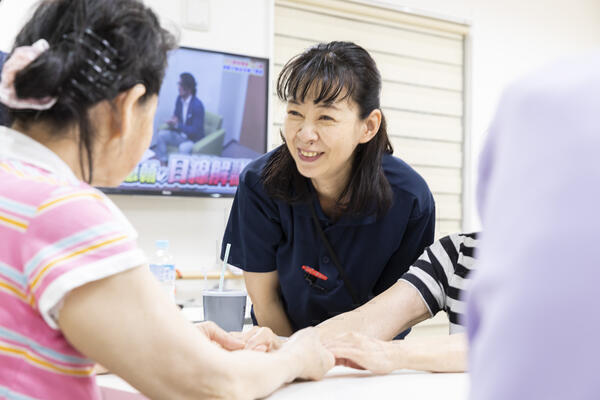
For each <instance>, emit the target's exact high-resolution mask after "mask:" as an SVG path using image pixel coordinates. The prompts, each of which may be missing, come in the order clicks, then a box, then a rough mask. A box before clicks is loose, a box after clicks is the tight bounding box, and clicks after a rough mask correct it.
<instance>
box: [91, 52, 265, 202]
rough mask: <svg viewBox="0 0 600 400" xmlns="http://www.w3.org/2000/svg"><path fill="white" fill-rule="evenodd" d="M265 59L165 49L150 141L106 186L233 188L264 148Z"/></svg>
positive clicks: (140, 190)
mask: <svg viewBox="0 0 600 400" xmlns="http://www.w3.org/2000/svg"><path fill="white" fill-rule="evenodd" d="M268 66H269V62H268V59H265V58H256V57H249V56H243V55H237V54H229V53H221V52H215V51H208V50H200V49H191V48H184V47H181V48H179V49H177V50H175V51H173V52H172V53H171V54H170V55H169V65H168V67H167V71H166V75H165V79H164V82H163V85H162V87H161V90H160V93H159V97H158V108H157V111H156V117H155V119H154V133H153V137H152V142H151V145H150V148H149V149H148V150H147V151H146V153H145V154H144V157H143V158H142V160H141V161H140V163H139V164H138V165H137V166H136V167H135V169H134V170H133V171H132V172H131V174H130V175H129V176H128V177H127V179H126V180H125V182H123V183H122V184H121V185H120V186H119V187H118V188H101V189H102V190H103V191H105V192H108V193H136V194H165V195H199V196H203V195H212V196H221V195H225V196H227V195H233V194H235V191H236V189H237V185H238V182H239V176H240V173H241V172H242V170H243V169H244V167H245V166H246V165H247V164H248V163H249V162H250V161H252V160H253V159H255V158H256V157H258V156H259V155H261V154H264V153H265V152H266V150H267V111H268V110H267V101H268V97H267V96H268V93H267V92H268V79H269V74H268Z"/></svg>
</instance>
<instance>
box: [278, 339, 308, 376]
mask: <svg viewBox="0 0 600 400" xmlns="http://www.w3.org/2000/svg"><path fill="white" fill-rule="evenodd" d="M274 355H277V356H278V358H279V361H280V365H281V368H283V369H284V370H285V371H286V382H292V381H293V380H295V379H296V378H299V377H301V376H302V374H303V371H304V367H305V366H304V361H303V359H302V354H301V353H300V352H298V351H296V349H295V348H294V347H291V346H286V345H285V343H284V345H283V346H282V347H281V349H280V350H278V351H277V352H276V353H275V354H274Z"/></svg>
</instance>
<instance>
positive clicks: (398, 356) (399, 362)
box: [386, 340, 412, 370]
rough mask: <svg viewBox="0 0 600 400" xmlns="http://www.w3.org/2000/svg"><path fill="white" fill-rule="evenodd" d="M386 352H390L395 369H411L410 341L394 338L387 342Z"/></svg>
mask: <svg viewBox="0 0 600 400" xmlns="http://www.w3.org/2000/svg"><path fill="white" fill-rule="evenodd" d="M386 347H387V348H386V353H387V354H390V356H391V361H392V366H393V369H394V370H396V369H411V367H410V359H411V358H412V354H411V346H410V343H407V342H406V340H392V341H391V342H386Z"/></svg>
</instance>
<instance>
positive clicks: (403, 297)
mask: <svg viewBox="0 0 600 400" xmlns="http://www.w3.org/2000/svg"><path fill="white" fill-rule="evenodd" d="M429 317H430V314H429V310H428V309H427V306H426V305H425V303H424V302H423V300H422V299H421V296H420V295H419V293H418V291H417V290H416V289H415V288H414V287H413V286H412V285H410V284H408V283H406V282H404V281H398V282H397V283H396V284H394V285H393V286H392V287H391V288H389V289H388V290H386V291H385V292H383V293H381V294H380V295H379V296H377V297H375V298H373V299H372V300H371V301H369V302H368V303H366V304H364V305H362V306H361V307H359V308H357V309H355V310H353V311H349V312H346V313H343V314H340V315H338V316H336V317H333V318H331V319H328V320H327V321H324V322H322V323H321V324H320V325H318V326H317V328H319V330H320V334H321V337H323V338H333V337H335V336H337V335H339V334H341V333H345V332H355V333H360V334H363V335H366V336H370V337H374V338H377V339H381V340H391V339H392V338H394V337H395V336H396V335H397V334H398V333H400V332H402V331H404V330H405V329H407V328H410V327H411V326H413V325H415V324H416V323H418V322H420V321H423V320H425V319H427V318H429Z"/></svg>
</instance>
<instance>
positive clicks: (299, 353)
mask: <svg viewBox="0 0 600 400" xmlns="http://www.w3.org/2000/svg"><path fill="white" fill-rule="evenodd" d="M281 350H283V351H289V352H291V353H293V354H294V355H295V356H296V359H297V360H298V364H299V365H301V367H302V370H301V372H300V374H299V375H298V377H299V378H301V379H311V380H318V379H321V378H323V376H325V374H326V373H327V371H329V370H330V369H331V368H333V367H334V366H335V358H334V356H333V354H331V352H330V351H329V350H327V349H326V348H325V346H323V344H322V343H321V340H320V339H319V333H318V332H317V329H316V328H306V329H302V330H301V331H298V332H296V333H295V334H293V335H292V336H291V337H290V338H289V339H288V340H287V341H286V342H285V343H283V345H282V346H281Z"/></svg>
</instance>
